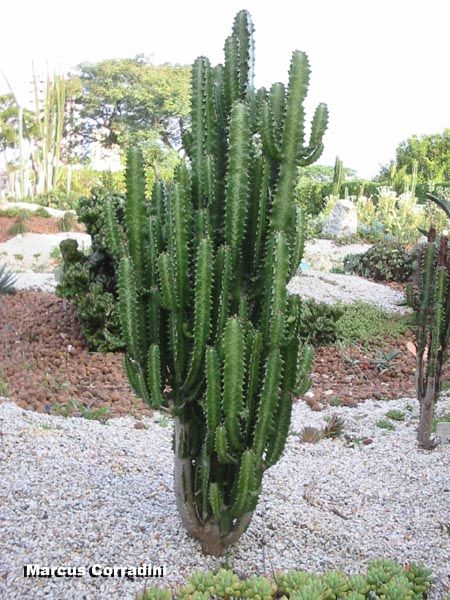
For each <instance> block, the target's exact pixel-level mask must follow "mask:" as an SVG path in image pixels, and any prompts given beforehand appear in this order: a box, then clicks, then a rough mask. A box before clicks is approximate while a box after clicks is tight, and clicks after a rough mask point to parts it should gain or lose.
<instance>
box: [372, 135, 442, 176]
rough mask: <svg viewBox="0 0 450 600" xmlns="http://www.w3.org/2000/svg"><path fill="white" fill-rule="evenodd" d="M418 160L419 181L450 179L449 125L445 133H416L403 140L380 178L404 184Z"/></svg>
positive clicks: (383, 168)
mask: <svg viewBox="0 0 450 600" xmlns="http://www.w3.org/2000/svg"><path fill="white" fill-rule="evenodd" d="M415 162H416V163H417V179H418V183H430V182H432V183H445V182H448V181H450V129H445V130H444V132H443V133H442V134H441V133H435V134H428V135H422V136H417V135H413V136H411V137H410V138H408V139H407V140H405V141H403V142H401V143H400V144H399V145H398V146H397V150H396V158H395V161H391V162H390V163H388V164H387V165H384V166H383V167H382V168H381V171H380V174H379V176H378V178H379V179H380V180H381V181H390V182H391V183H392V182H393V183H394V184H396V185H402V184H403V183H404V182H406V181H408V180H409V178H410V176H411V175H412V172H413V167H414V163H415Z"/></svg>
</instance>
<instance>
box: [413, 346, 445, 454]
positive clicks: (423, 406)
mask: <svg viewBox="0 0 450 600" xmlns="http://www.w3.org/2000/svg"><path fill="white" fill-rule="evenodd" d="M426 368H427V363H426V361H425V360H424V358H423V354H421V355H420V354H418V355H417V367H416V392H417V399H418V401H419V405H420V418H419V429H418V434H417V441H418V444H419V448H423V449H424V450H432V449H433V448H435V447H436V445H437V443H436V441H435V440H434V439H433V438H432V437H431V429H432V425H433V415H434V405H435V404H436V400H437V399H438V396H439V389H440V369H436V372H435V374H434V376H433V377H431V376H428V375H427V374H425V370H426Z"/></svg>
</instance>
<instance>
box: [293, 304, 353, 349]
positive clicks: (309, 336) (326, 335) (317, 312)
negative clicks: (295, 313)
mask: <svg viewBox="0 0 450 600" xmlns="http://www.w3.org/2000/svg"><path fill="white" fill-rule="evenodd" d="M344 312H345V309H344V308H343V307H341V306H338V305H332V306H331V305H329V304H325V303H324V302H316V301H315V300H304V301H303V302H302V307H301V319H300V322H301V325H300V336H301V339H302V340H304V341H306V342H307V343H309V344H312V345H313V346H326V345H328V344H333V343H334V342H336V341H337V339H338V321H339V319H340V318H341V317H342V316H343V314H344Z"/></svg>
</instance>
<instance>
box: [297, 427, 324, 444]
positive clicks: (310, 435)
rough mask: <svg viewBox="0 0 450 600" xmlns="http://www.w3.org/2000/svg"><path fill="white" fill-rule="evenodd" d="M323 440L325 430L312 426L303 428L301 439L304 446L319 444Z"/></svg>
mask: <svg viewBox="0 0 450 600" xmlns="http://www.w3.org/2000/svg"><path fill="white" fill-rule="evenodd" d="M322 438H323V430H322V429H319V428H317V427H312V426H310V425H305V427H302V429H301V430H300V434H299V439H300V442H301V443H302V444H317V442H320V440H321V439H322Z"/></svg>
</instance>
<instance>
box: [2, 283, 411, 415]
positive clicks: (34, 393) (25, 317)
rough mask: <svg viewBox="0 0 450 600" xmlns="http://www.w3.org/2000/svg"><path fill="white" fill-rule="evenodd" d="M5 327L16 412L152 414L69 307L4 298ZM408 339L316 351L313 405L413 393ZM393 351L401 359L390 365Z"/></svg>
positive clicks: (42, 299)
mask: <svg viewBox="0 0 450 600" xmlns="http://www.w3.org/2000/svg"><path fill="white" fill-rule="evenodd" d="M0 323H1V325H0V329H1V336H0V364H1V365H2V367H1V368H2V372H1V374H0V377H1V379H2V381H3V382H4V384H5V386H6V388H7V390H8V394H9V396H10V398H11V399H13V400H14V401H15V402H16V403H17V404H18V405H19V406H21V407H23V408H27V409H31V410H36V411H39V412H50V413H52V414H65V415H69V414H74V415H84V416H90V417H93V418H95V417H98V418H108V417H110V416H125V415H130V414H131V415H135V416H141V415H143V414H149V413H150V412H151V411H150V409H149V408H148V407H147V406H146V405H145V404H144V403H143V402H142V401H141V400H140V399H138V398H136V397H135V395H134V394H133V392H132V391H131V389H130V387H129V385H128V382H127V381H126V379H125V377H124V374H123V369H122V355H121V353H108V354H99V353H92V352H89V351H88V349H87V347H86V344H85V342H84V340H83V337H82V334H81V329H80V326H79V323H78V322H77V319H76V316H75V311H74V308H73V306H72V305H71V303H70V302H68V301H66V302H64V301H63V300H62V299H60V298H57V297H56V296H55V295H53V294H48V293H44V292H34V291H21V292H17V293H16V294H15V295H12V296H5V297H3V298H2V300H1V302H0ZM409 336H410V334H408V333H405V334H402V335H401V336H398V337H396V338H391V337H385V338H383V339H380V340H378V341H377V342H375V343H373V344H372V345H371V346H370V348H369V349H364V347H363V346H362V345H357V346H352V347H347V348H342V347H336V346H326V347H322V348H318V349H317V351H316V356H315V360H314V367H313V373H312V389H311V391H310V393H308V394H306V396H305V399H306V400H307V402H308V404H309V405H310V406H311V407H312V408H313V409H315V410H321V409H322V407H324V406H325V405H327V404H331V405H344V406H354V405H356V404H357V403H358V402H360V401H362V400H366V399H367V398H375V399H388V398H399V397H402V396H405V395H412V393H413V387H414V376H413V371H414V364H415V363H414V357H413V356H412V354H411V353H410V352H409V351H408V350H407V347H406V344H407V343H408V341H410V337H409ZM394 351H398V352H399V354H397V356H395V357H394V358H391V359H389V355H390V353H391V352H394ZM383 357H384V358H383ZM4 395H5V394H4Z"/></svg>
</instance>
